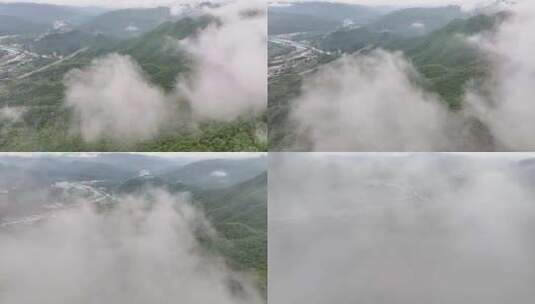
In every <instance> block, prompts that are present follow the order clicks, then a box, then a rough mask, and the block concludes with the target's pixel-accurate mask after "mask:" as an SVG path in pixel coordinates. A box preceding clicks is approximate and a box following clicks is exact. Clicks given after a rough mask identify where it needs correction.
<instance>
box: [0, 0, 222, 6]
mask: <svg viewBox="0 0 535 304" xmlns="http://www.w3.org/2000/svg"><path fill="white" fill-rule="evenodd" d="M13 2H29V3H47V4H57V5H73V6H99V7H110V8H124V7H157V6H173V5H177V4H182V3H192V2H193V3H195V2H200V1H199V0H0V3H13ZM216 2H218V1H216Z"/></svg>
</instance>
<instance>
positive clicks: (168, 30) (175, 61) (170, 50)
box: [0, 16, 267, 152]
mask: <svg viewBox="0 0 535 304" xmlns="http://www.w3.org/2000/svg"><path fill="white" fill-rule="evenodd" d="M213 22H218V21H217V20H215V19H214V18H213V17H209V16H200V17H197V18H183V19H180V20H178V21H176V22H171V21H169V22H164V23H162V24H160V25H159V26H158V27H157V28H155V29H154V30H153V31H150V32H148V33H146V34H144V35H142V36H140V37H137V38H132V39H128V40H124V41H114V40H111V39H110V38H107V37H106V36H103V35H97V36H94V35H89V34H84V33H83V32H76V31H75V32H71V33H69V34H68V35H57V36H52V37H50V38H47V40H46V42H42V43H41V45H42V47H43V48H44V49H54V48H53V47H52V45H53V46H55V48H56V49H55V50H57V51H59V52H60V53H70V51H72V50H74V49H77V48H80V47H85V46H87V47H89V48H88V50H86V51H85V52H82V53H80V54H78V55H77V56H75V57H74V58H71V59H68V60H65V61H63V62H61V63H59V64H57V65H54V66H51V67H50V68H48V69H46V70H45V71H43V72H39V73H35V74H33V75H31V76H29V77H26V78H23V79H12V80H10V81H8V82H4V83H0V106H1V107H4V106H9V107H23V109H25V111H24V114H23V116H22V119H21V120H20V121H16V122H10V121H4V122H2V123H0V150H2V151H162V152H164V151H265V150H266V149H267V142H266V139H265V138H263V136H261V135H259V133H261V132H262V130H263V129H265V128H266V127H265V125H266V120H267V117H265V115H261V116H260V117H257V118H255V119H238V120H236V121H233V122H229V123H223V122H204V123H200V124H199V125H198V126H195V128H193V126H189V127H184V128H181V129H177V128H176V127H175V128H171V127H170V128H167V129H166V130H163V131H162V132H161V135H160V136H158V137H157V138H154V139H151V140H145V141H140V142H135V143H131V142H121V141H120V140H117V139H111V138H103V139H101V140H100V141H98V142H92V143H87V142H84V141H83V140H82V138H81V136H80V135H79V134H77V133H76V132H74V131H73V130H72V128H71V126H72V123H71V122H72V119H73V118H72V113H71V110H70V109H69V108H67V107H66V106H65V104H64V102H63V98H64V90H65V87H64V85H63V79H64V77H65V74H66V73H67V72H69V71H70V70H72V69H75V68H82V67H84V66H87V65H88V64H90V63H91V61H92V60H93V59H94V58H97V57H99V56H103V55H105V54H108V53H112V52H116V53H120V54H124V55H129V56H131V57H132V58H133V59H135V60H136V62H138V63H139V65H140V66H141V68H142V69H143V71H144V72H145V73H146V74H147V75H148V78H149V80H150V81H151V82H152V83H154V84H156V85H158V86H160V87H162V88H163V89H164V90H166V91H171V90H173V88H174V86H175V83H176V79H177V77H178V76H179V75H182V74H187V73H190V72H192V69H193V66H194V65H193V63H192V59H191V58H190V56H188V54H186V53H184V52H183V51H179V48H178V47H177V45H176V44H177V41H178V40H181V39H184V38H186V37H190V36H192V35H195V34H196V33H197V32H198V31H199V30H201V29H202V28H204V27H206V26H207V25H208V24H210V23H213ZM54 37H55V38H54ZM48 63H50V62H43V63H42V64H38V63H35V64H34V65H31V66H26V67H22V68H21V69H20V72H21V74H22V73H24V72H29V71H32V70H35V69H37V68H38V67H39V66H42V65H45V64H48ZM38 65H39V66H38ZM187 108H188V107H187V106H185V110H187Z"/></svg>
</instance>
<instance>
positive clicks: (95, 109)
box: [65, 54, 174, 141]
mask: <svg viewBox="0 0 535 304" xmlns="http://www.w3.org/2000/svg"><path fill="white" fill-rule="evenodd" d="M65 86H66V91H65V102H66V104H67V105H68V106H70V107H72V108H73V110H74V115H75V120H74V127H75V128H76V129H78V128H79V131H80V132H81V134H82V136H83V138H84V139H85V140H87V141H95V140H98V139H100V138H103V137H108V138H114V139H121V140H127V141H134V140H143V139H148V138H151V137H152V136H154V135H155V134H157V133H158V132H159V130H160V127H161V126H162V124H163V123H165V122H166V121H168V120H170V119H171V117H172V116H169V115H170V113H173V112H174V111H173V107H172V106H171V104H170V103H169V102H168V101H167V100H166V96H165V94H164V93H163V91H162V90H161V89H159V88H158V87H156V86H153V85H151V84H150V83H149V82H148V81H147V80H146V78H145V75H144V73H143V71H142V70H141V68H140V67H139V66H138V65H137V64H136V63H135V62H134V61H133V60H132V59H130V57H128V56H123V55H119V54H111V55H107V56H105V57H102V58H99V59H95V60H93V62H92V63H91V65H90V66H88V67H84V68H82V69H75V70H72V71H70V72H69V73H68V74H67V75H66V77H65Z"/></svg>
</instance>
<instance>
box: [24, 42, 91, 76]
mask: <svg viewBox="0 0 535 304" xmlns="http://www.w3.org/2000/svg"><path fill="white" fill-rule="evenodd" d="M87 49H88V48H87V47H85V48H81V49H79V50H77V51H75V52H73V53H71V54H70V55H68V56H65V57H63V58H62V59H60V60H57V61H54V62H52V63H50V64H47V65H45V66H43V67H40V68H38V69H37V70H33V71H31V72H28V73H26V74H24V75H21V76H19V77H17V79H24V78H28V77H30V76H32V75H34V74H37V73H40V72H43V71H45V70H47V69H49V68H51V67H53V66H55V65H58V64H60V63H62V62H64V61H66V60H69V59H72V58H74V57H76V56H77V55H78V54H80V53H82V52H85V51H87Z"/></svg>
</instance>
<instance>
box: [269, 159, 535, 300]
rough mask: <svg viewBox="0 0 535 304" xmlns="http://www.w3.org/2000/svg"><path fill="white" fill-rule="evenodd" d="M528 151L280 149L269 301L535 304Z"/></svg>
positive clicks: (273, 183) (534, 219)
mask: <svg viewBox="0 0 535 304" xmlns="http://www.w3.org/2000/svg"><path fill="white" fill-rule="evenodd" d="M530 157H535V155H526V154H516V155H514V154H497V155H489V154H480V155H476V154H473V155H472V154H470V155H466V154H381V153H377V154H358V153H355V154H316V153H313V154H310V153H309V154H284V153H278V154H271V155H270V179H269V267H270V271H269V299H270V301H272V302H273V303H277V304H285V303H292V304H301V303H302V304H313V303H318V304H319V303H333V304H337V303H375V304H381V303H400V304H412V303H455V304H460V303H466V304H468V303H486V304H491V303H496V304H498V303H519V304H520V303H533V301H535V290H534V289H533V286H534V285H535V268H534V267H533V265H534V263H535V245H533V242H532V240H533V237H532V232H533V229H535V191H534V190H533V187H532V185H533V182H534V181H535V167H534V164H535V162H534V161H533V159H531V160H530V159H529V158H530Z"/></svg>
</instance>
